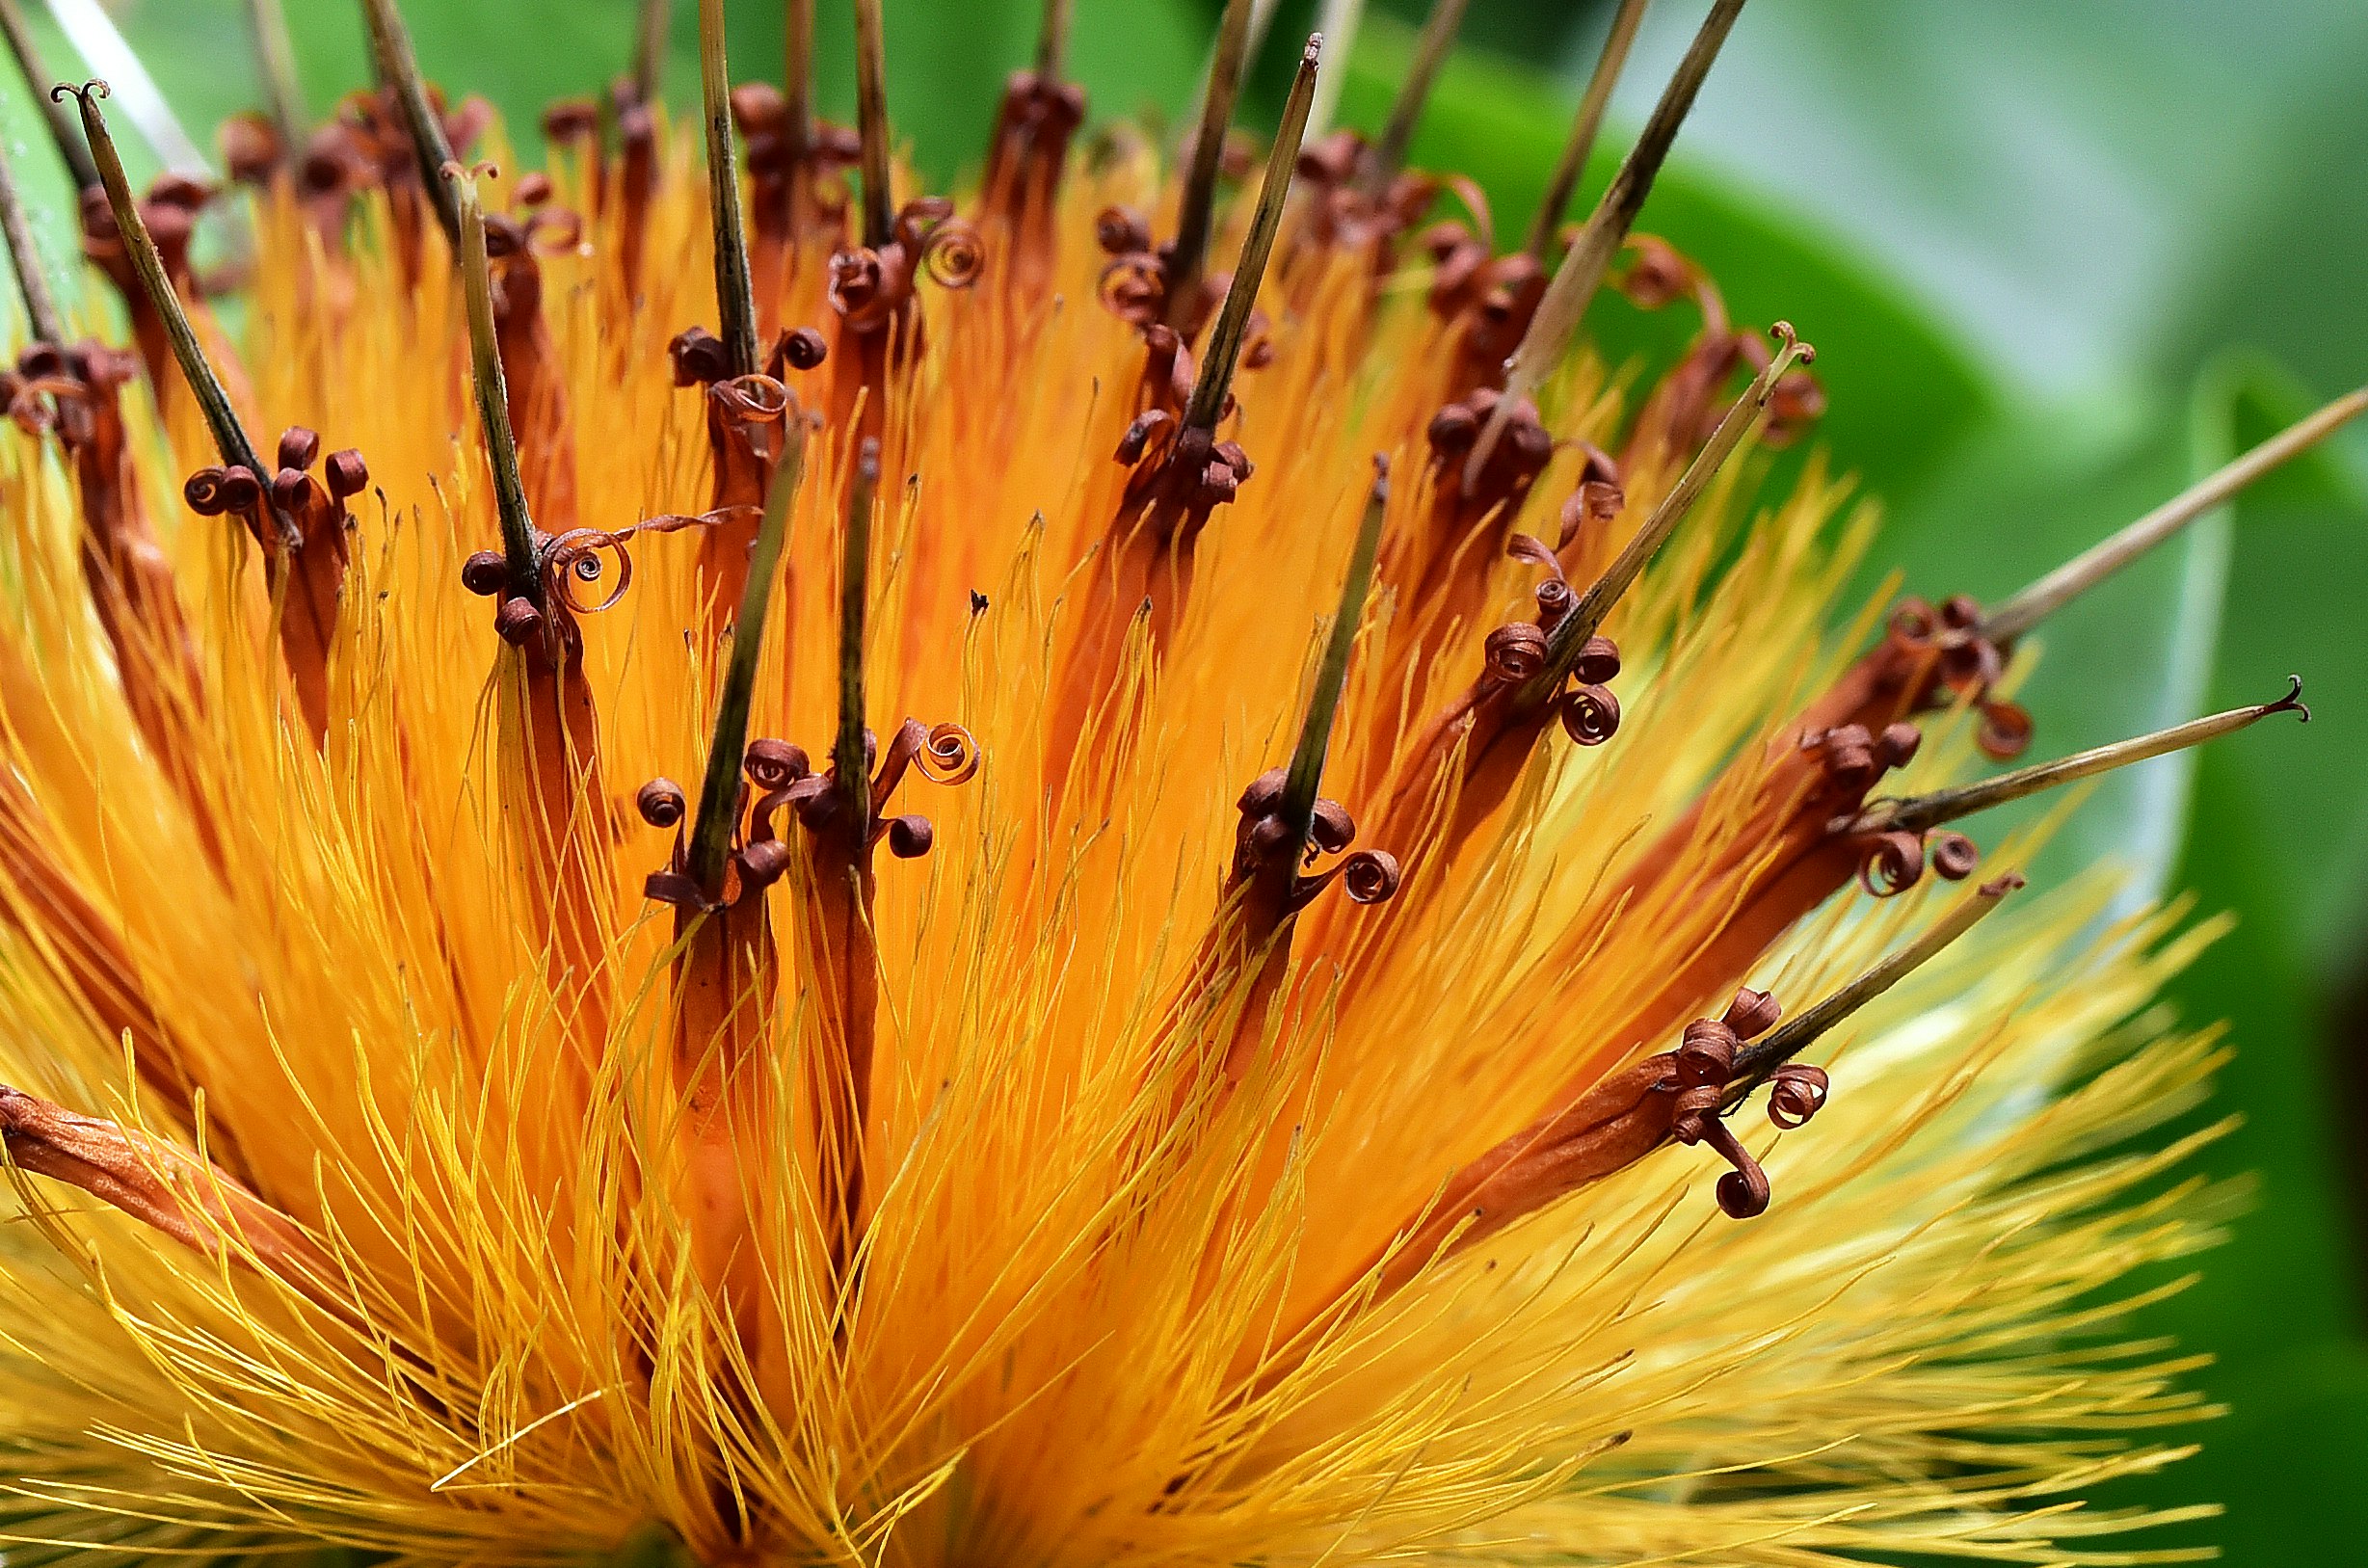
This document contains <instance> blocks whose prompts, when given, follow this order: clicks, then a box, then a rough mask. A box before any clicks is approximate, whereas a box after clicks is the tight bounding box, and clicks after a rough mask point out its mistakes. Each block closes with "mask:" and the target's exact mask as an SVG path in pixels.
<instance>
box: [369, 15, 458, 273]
mask: <svg viewBox="0 0 2368 1568" xmlns="http://www.w3.org/2000/svg"><path fill="white" fill-rule="evenodd" d="M362 5H363V16H364V18H365V19H366V20H367V21H368V23H369V25H370V58H371V59H372V60H373V61H374V62H375V63H376V64H377V66H378V74H379V79H380V80H381V81H383V82H385V83H386V85H387V86H388V87H390V88H393V89H394V93H395V101H396V102H398V103H400V104H401V105H402V106H403V123H404V126H405V128H406V129H408V130H409V131H410V132H411V138H412V154H413V155H414V157H416V159H417V160H418V164H419V183H420V184H422V185H424V186H425V187H427V193H428V205H429V206H431V207H433V208H434V209H435V210H436V221H437V222H438V223H439V224H441V225H442V226H443V229H444V238H445V239H446V240H448V241H450V242H451V243H452V244H453V245H454V246H456V247H458V246H459V245H460V243H461V211H460V207H459V204H458V201H457V199H456V194H455V191H454V188H453V187H452V186H451V185H449V184H447V183H446V182H445V180H444V179H443V178H442V177H441V176H442V173H443V169H444V166H445V165H446V164H448V163H451V162H452V161H453V157H452V144H451V142H450V141H448V140H447V139H446V138H445V136H444V124H443V121H442V120H439V119H438V118H437V114H436V106H435V105H434V104H432V103H430V102H429V101H428V90H427V86H426V84H425V83H424V82H423V81H421V79H420V76H419V56H418V55H417V54H416V53H415V52H413V50H412V35H411V31H410V29H408V28H406V27H405V26H404V25H403V15H402V13H400V12H398V11H397V10H396V9H395V3H394V0H362ZM478 249H479V250H480V251H483V250H484V246H483V245H482V244H480V245H479V246H478Z"/></svg>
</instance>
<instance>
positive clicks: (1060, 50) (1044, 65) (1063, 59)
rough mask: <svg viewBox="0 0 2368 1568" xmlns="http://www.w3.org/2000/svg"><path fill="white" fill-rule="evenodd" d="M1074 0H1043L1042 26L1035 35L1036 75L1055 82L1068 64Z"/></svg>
mask: <svg viewBox="0 0 2368 1568" xmlns="http://www.w3.org/2000/svg"><path fill="white" fill-rule="evenodd" d="M1076 10H1077V4H1076V0H1044V26H1043V28H1042V29H1041V30H1040V31H1039V32H1038V33H1037V35H1036V76H1037V79H1038V80H1040V81H1045V82H1057V81H1059V80H1060V78H1061V72H1062V71H1063V70H1065V69H1066V68H1067V67H1068V65H1069V21H1070V16H1071V13H1074V12H1075V11H1076Z"/></svg>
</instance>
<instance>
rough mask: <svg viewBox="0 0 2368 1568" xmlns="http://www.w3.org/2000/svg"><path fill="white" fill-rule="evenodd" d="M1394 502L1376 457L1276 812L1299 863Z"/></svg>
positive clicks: (1384, 467) (1383, 463) (1385, 469)
mask: <svg viewBox="0 0 2368 1568" xmlns="http://www.w3.org/2000/svg"><path fill="white" fill-rule="evenodd" d="M1389 504H1390V465H1389V460H1388V459H1387V458H1385V457H1379V456H1376V457H1375V458H1374V459H1373V487H1372V490H1371V492H1370V493H1369V494H1368V495H1367V497H1366V502H1365V520H1364V521H1363V522H1362V523H1361V524H1359V526H1358V528H1357V543H1356V547H1355V549H1353V550H1352V551H1351V552H1350V554H1349V557H1348V575H1347V577H1346V579H1345V580H1344V581H1343V582H1342V584H1341V604H1340V609H1339V610H1338V611H1337V612H1335V614H1334V615H1333V618H1332V635H1331V637H1330V639H1329V640H1327V641H1326V642H1325V644H1324V657H1323V662H1322V663H1321V664H1319V665H1317V668H1316V686H1315V689H1314V690H1313V691H1312V692H1310V693H1309V695H1308V704H1307V720H1306V722H1305V723H1303V724H1302V725H1301V726H1300V727H1299V744H1298V747H1297V749H1296V750H1294V751H1293V752H1292V753H1291V758H1290V772H1289V773H1287V774H1285V775H1284V776H1283V798H1282V801H1281V802H1280V804H1278V805H1277V806H1276V808H1275V811H1276V814H1277V815H1278V816H1280V817H1281V818H1282V820H1283V825H1284V827H1285V828H1286V829H1288V830H1289V832H1290V839H1289V843H1288V849H1289V854H1288V856H1287V859H1288V862H1289V864H1291V865H1293V866H1296V865H1297V864H1299V860H1300V854H1301V851H1303V850H1304V849H1305V848H1306V845H1307V836H1308V832H1309V829H1310V828H1311V827H1312V826H1313V825H1314V823H1315V820H1316V795H1317V790H1318V789H1319V788H1320V787H1321V786H1322V784H1323V774H1324V757H1325V755H1326V754H1327V753H1328V752H1329V751H1330V750H1331V745H1332V725H1333V721H1334V719H1335V718H1337V717H1338V715H1339V713H1340V706H1341V692H1342V690H1343V689H1344V687H1345V686H1346V685H1347V684H1348V659H1349V655H1350V654H1351V653H1352V652H1353V651H1355V649H1356V643H1357V627H1358V625H1359V624H1360V623H1362V622H1363V621H1364V619H1365V600H1366V597H1367V595H1368V594H1370V592H1371V590H1372V586H1373V559H1374V557H1375V556H1377V555H1378V554H1379V553H1380V551H1381V518H1382V514H1383V513H1384V512H1385V511H1387V510H1388V508H1389Z"/></svg>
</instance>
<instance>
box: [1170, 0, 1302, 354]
mask: <svg viewBox="0 0 2368 1568" xmlns="http://www.w3.org/2000/svg"><path fill="white" fill-rule="evenodd" d="M1249 49H1250V0H1226V4H1225V15H1224V17H1223V19H1221V20H1220V21H1219V22H1218V23H1217V43H1216V52H1215V53H1214V54H1213V55H1211V57H1210V61H1209V80H1208V83H1207V85H1206V86H1204V87H1203V88H1202V90H1201V114H1200V123H1199V126H1198V128H1197V129H1195V130H1194V131H1193V133H1192V156H1191V159H1190V161H1189V163H1188V164H1187V165H1186V166H1185V169H1184V194H1183V196H1182V197H1181V198H1180V199H1179V200H1178V203H1177V207H1176V244H1175V248H1174V251H1173V252H1172V253H1171V254H1170V257H1169V260H1168V270H1167V323H1168V325H1169V326H1171V327H1174V326H1176V325H1177V324H1178V323H1179V322H1182V321H1184V319H1185V318H1186V317H1188V316H1189V315H1190V314H1191V313H1192V297H1193V296H1194V295H1195V294H1197V293H1198V292H1199V288H1200V280H1201V273H1202V271H1203V270H1204V269H1205V268H1206V267H1207V265H1208V261H1209V235H1210V230H1211V227H1212V226H1213V225H1214V223H1215V215H1216V205H1217V166H1218V164H1219V163H1220V162H1221V161H1222V160H1223V158H1224V155H1225V127H1226V126H1227V125H1229V124H1231V123H1232V122H1233V118H1234V99H1235V98H1236V97H1237V95H1238V94H1239V93H1240V92H1241V72H1242V67H1243V66H1244V64H1245V63H1246V62H1247V60H1248V58H1249ZM1301 123H1302V125H1304V124H1305V117H1304V116H1303V117H1302V119H1301Z"/></svg>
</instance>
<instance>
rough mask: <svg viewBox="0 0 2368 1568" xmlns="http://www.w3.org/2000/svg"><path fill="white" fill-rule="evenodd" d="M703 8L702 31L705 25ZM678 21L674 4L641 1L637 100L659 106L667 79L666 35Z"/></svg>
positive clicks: (635, 40) (636, 51) (635, 60)
mask: <svg viewBox="0 0 2368 1568" xmlns="http://www.w3.org/2000/svg"><path fill="white" fill-rule="evenodd" d="M701 11H702V13H703V19H702V23H701V31H702V34H703V35H704V33H705V20H704V13H705V7H704V6H703V7H702V8H701ZM673 20H674V6H673V4H672V0H641V25H640V26H638V27H636V28H635V29H634V30H633V98H634V101H635V102H637V103H655V102H656V101H657V96H658V86H659V84H660V83H661V82H663V81H664V80H665V76H666V35H667V33H668V31H669V30H670V24H671V23H672V22H673Z"/></svg>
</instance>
